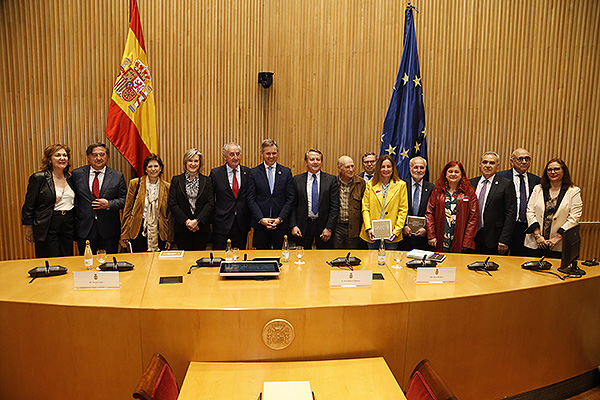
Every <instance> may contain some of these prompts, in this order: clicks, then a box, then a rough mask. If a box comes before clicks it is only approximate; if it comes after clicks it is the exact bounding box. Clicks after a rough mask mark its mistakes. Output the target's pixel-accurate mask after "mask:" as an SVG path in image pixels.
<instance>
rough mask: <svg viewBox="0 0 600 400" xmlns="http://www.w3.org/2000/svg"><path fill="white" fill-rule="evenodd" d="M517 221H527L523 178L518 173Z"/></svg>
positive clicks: (525, 192)
mask: <svg viewBox="0 0 600 400" xmlns="http://www.w3.org/2000/svg"><path fill="white" fill-rule="evenodd" d="M519 180H520V184H519V202H520V203H519V221H521V222H527V189H526V188H525V178H524V177H523V175H522V174H519Z"/></svg>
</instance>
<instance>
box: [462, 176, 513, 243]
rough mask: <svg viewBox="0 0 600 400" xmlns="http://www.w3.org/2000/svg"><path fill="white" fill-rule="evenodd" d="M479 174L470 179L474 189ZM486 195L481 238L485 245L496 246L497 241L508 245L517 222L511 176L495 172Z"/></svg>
mask: <svg viewBox="0 0 600 400" xmlns="http://www.w3.org/2000/svg"><path fill="white" fill-rule="evenodd" d="M480 178H481V176H478V177H476V178H472V179H471V180H470V182H471V185H472V186H473V188H474V189H477V184H478V182H479V179H480ZM487 190H488V195H487V199H486V201H485V206H484V210H483V228H481V229H482V230H483V233H482V234H483V240H484V243H485V245H486V247H489V248H497V247H498V243H503V244H505V245H507V246H508V245H510V243H511V241H512V235H513V230H514V229H515V223H516V222H517V195H516V194H515V185H514V184H513V181H512V178H511V180H508V179H506V178H503V177H501V176H498V174H496V175H495V176H494V181H493V182H491V183H490V185H488V188H487Z"/></svg>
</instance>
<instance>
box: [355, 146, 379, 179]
mask: <svg viewBox="0 0 600 400" xmlns="http://www.w3.org/2000/svg"><path fill="white" fill-rule="evenodd" d="M376 162H377V155H376V154H375V153H373V152H371V151H369V152H366V153H365V154H363V156H362V165H363V172H361V173H360V174H358V176H360V177H361V178H363V179H364V180H365V182H368V181H369V180H370V179H371V178H372V177H373V174H374V173H375V163H376Z"/></svg>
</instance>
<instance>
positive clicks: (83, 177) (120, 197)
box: [72, 165, 127, 239]
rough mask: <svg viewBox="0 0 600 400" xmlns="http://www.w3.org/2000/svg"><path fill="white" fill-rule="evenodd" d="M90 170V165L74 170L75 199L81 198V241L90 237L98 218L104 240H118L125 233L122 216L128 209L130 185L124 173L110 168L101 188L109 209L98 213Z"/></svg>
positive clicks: (78, 214)
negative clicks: (94, 203)
mask: <svg viewBox="0 0 600 400" xmlns="http://www.w3.org/2000/svg"><path fill="white" fill-rule="evenodd" d="M90 169H91V167H90V166H89V165H84V166H83V167H79V168H76V169H74V170H73V175H72V176H73V186H74V188H75V195H76V196H75V197H76V199H77V207H75V209H76V210H77V214H76V215H77V232H78V236H79V238H81V239H84V238H86V237H87V236H88V235H89V233H90V230H91V229H92V224H93V222H94V216H96V217H97V218H96V223H97V225H98V233H99V234H100V236H101V237H103V238H105V239H106V238H113V237H116V238H118V237H119V235H120V234H121V216H120V214H119V210H120V209H122V208H123V206H125V199H126V198H127V186H126V185H125V178H124V177H123V174H122V173H121V172H119V171H116V170H114V169H112V168H110V167H106V173H105V174H104V180H103V181H102V187H101V188H100V198H101V199H106V200H108V209H107V210H94V209H93V208H92V201H94V195H93V194H92V191H91V190H90Z"/></svg>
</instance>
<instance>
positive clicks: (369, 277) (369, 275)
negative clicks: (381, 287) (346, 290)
mask: <svg viewBox="0 0 600 400" xmlns="http://www.w3.org/2000/svg"><path fill="white" fill-rule="evenodd" d="M372 285H373V271H331V275H330V277H329V287H357V286H372Z"/></svg>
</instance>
